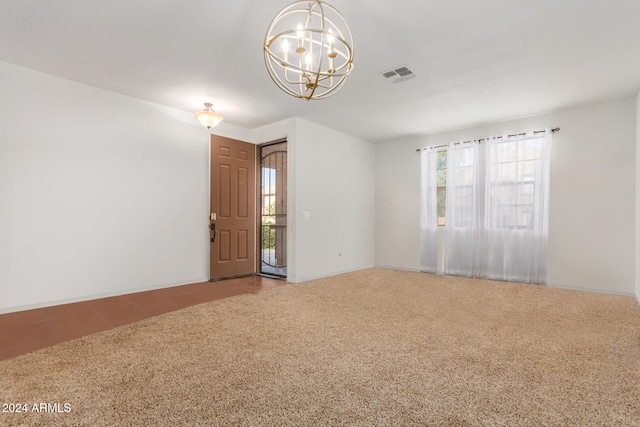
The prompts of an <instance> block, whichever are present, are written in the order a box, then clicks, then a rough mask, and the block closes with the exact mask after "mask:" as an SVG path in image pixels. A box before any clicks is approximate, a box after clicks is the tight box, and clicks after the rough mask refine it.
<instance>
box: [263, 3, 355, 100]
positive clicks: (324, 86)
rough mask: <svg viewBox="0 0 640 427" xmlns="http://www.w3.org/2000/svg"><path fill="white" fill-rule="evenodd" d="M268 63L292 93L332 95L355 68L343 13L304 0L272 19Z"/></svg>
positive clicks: (277, 80)
mask: <svg viewBox="0 0 640 427" xmlns="http://www.w3.org/2000/svg"><path fill="white" fill-rule="evenodd" d="M264 61H265V64H266V66H267V71H269V75H270V76H271V79H272V80H273V82H274V83H275V84H276V85H278V87H279V88H280V89H282V90H283V91H285V92H286V93H288V94H289V95H291V96H295V97H296V98H302V99H304V100H305V101H308V100H310V99H323V98H326V97H328V96H330V95H333V94H334V93H335V92H336V91H337V89H338V88H340V86H341V85H342V83H344V81H345V79H346V78H347V76H348V75H349V73H350V72H351V70H352V68H353V37H352V36H351V30H350V29H349V26H348V25H347V22H346V21H345V20H344V18H343V17H342V15H341V14H340V12H338V11H337V10H336V9H335V8H334V7H333V6H331V5H329V4H327V3H325V2H323V1H320V0H315V1H310V0H300V1H296V2H294V3H291V4H290V5H289V6H287V7H285V8H284V9H282V10H281V11H280V13H278V14H277V15H276V17H275V18H273V21H271V24H270V25H269V28H268V29H267V34H266V36H265V38H264Z"/></svg>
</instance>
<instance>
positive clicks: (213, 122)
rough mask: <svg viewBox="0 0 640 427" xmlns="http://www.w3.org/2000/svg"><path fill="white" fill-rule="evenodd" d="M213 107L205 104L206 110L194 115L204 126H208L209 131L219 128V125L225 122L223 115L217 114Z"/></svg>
mask: <svg viewBox="0 0 640 427" xmlns="http://www.w3.org/2000/svg"><path fill="white" fill-rule="evenodd" d="M211 107H213V105H212V104H210V103H208V102H205V103H204V110H202V111H198V112H197V113H196V114H194V115H195V116H196V119H198V121H199V122H200V123H201V124H202V126H206V127H207V129H211V128H213V127H216V126H218V123H220V122H221V121H222V120H224V117H222V114H219V113H216V112H215V111H213V110H212V109H211Z"/></svg>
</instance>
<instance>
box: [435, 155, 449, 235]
mask: <svg viewBox="0 0 640 427" xmlns="http://www.w3.org/2000/svg"><path fill="white" fill-rule="evenodd" d="M436 197H437V206H438V225H439V226H444V224H445V207H446V204H447V150H446V149H445V150H441V151H438V152H437V154H436Z"/></svg>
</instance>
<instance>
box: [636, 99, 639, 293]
mask: <svg viewBox="0 0 640 427" xmlns="http://www.w3.org/2000/svg"><path fill="white" fill-rule="evenodd" d="M635 234H636V298H637V300H638V303H640V92H639V93H638V96H637V97H636V233H635Z"/></svg>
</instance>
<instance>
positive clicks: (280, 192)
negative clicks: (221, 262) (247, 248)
mask: <svg viewBox="0 0 640 427" xmlns="http://www.w3.org/2000/svg"><path fill="white" fill-rule="evenodd" d="M259 175H260V215H259V240H260V243H259V248H258V272H259V274H261V275H265V276H271V277H277V278H281V279H286V277H287V141H286V140H285V141H277V142H273V143H268V144H264V145H261V146H260V173H259Z"/></svg>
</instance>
